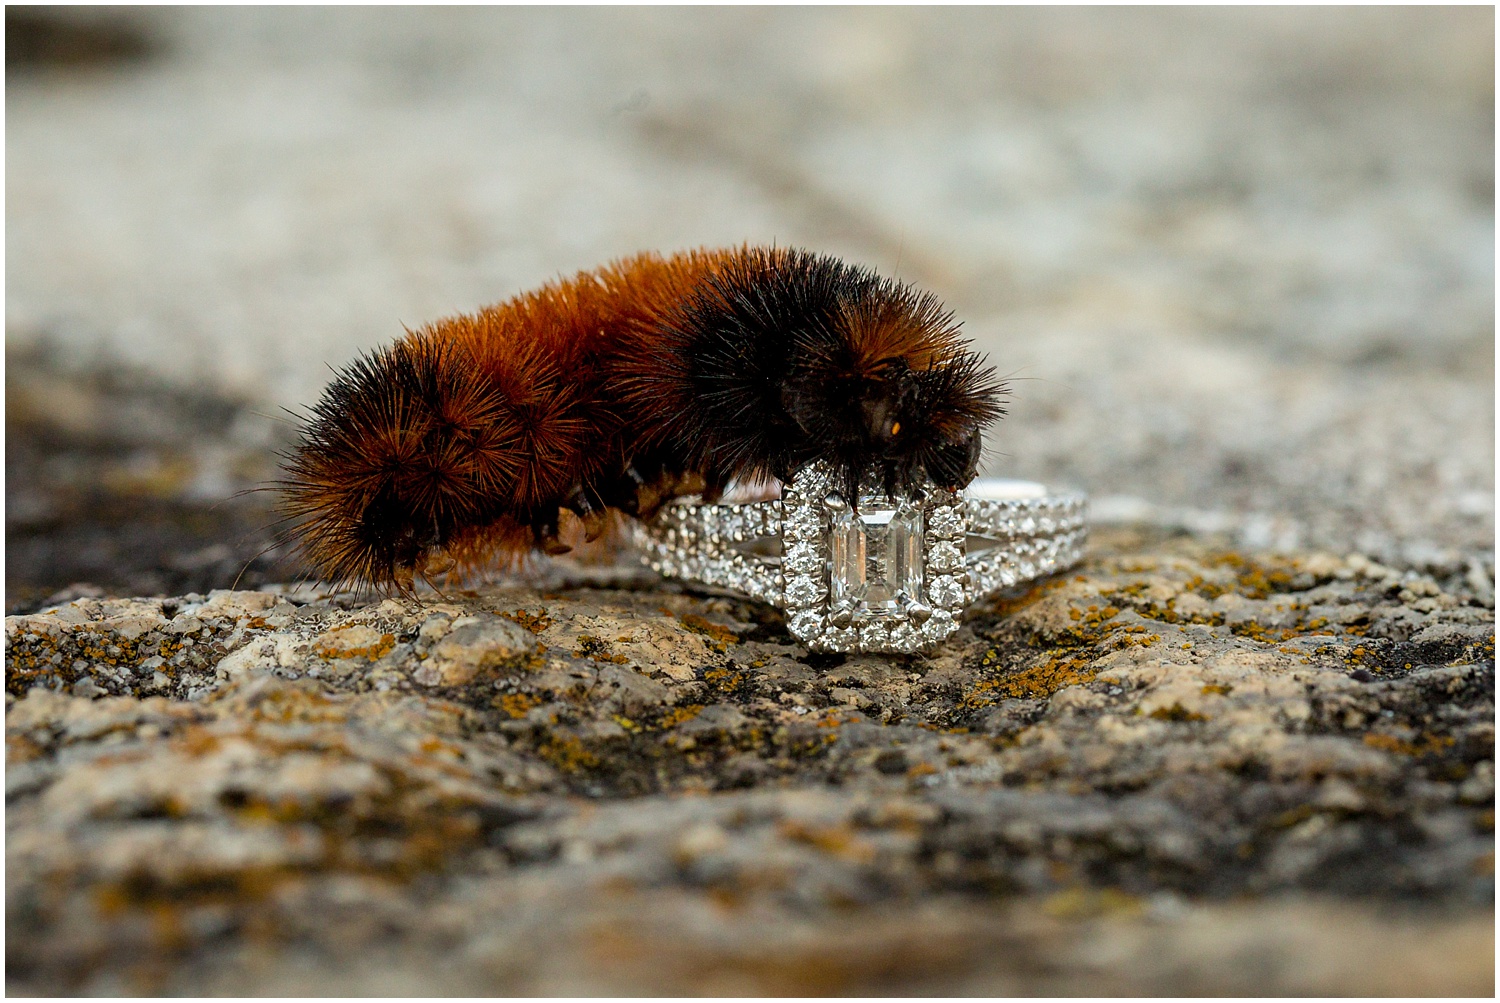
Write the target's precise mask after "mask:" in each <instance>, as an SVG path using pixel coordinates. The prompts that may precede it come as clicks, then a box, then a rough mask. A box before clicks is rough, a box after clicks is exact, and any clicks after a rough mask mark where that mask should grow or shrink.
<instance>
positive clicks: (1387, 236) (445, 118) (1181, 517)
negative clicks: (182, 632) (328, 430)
mask: <svg viewBox="0 0 1500 1003" xmlns="http://www.w3.org/2000/svg"><path fill="white" fill-rule="evenodd" d="M1494 38H1495V33H1494V12H1493V9H1491V8H1487V7H1466V8H1431V7H1428V8H1363V9H1342V8H1309V9H1281V8H1274V9H1273V8H1246V9H1218V8H1213V9H1196V10H1195V9H1185V8H1158V9H1150V10H1130V9H1121V8H1107V9H1018V8H1005V9H989V10H985V9H977V8H964V9H950V10H933V9H903V8H879V9H851V8H827V9H818V10H796V9H788V8H766V9H733V10H731V9H684V8H659V9H639V10H636V9H624V8H610V9H551V10H541V9H479V8H447V9H394V8H330V9H313V8H242V9H233V8H196V9H195V8H165V7H156V8H134V9H110V8H67V9H58V10H50V9H45V8H15V7H8V8H7V10H6V82H7V88H6V113H7V115H6V139H7V142H6V168H7V170H6V216H7V219H6V235H5V236H6V251H7V255H6V292H7V296H6V437H7V447H8V448H7V450H6V475H7V476H6V540H7V547H6V592H7V595H6V604H7V608H8V609H9V610H11V611H15V610H20V609H27V608H34V607H35V606H37V605H40V604H41V603H42V602H43V601H44V600H45V599H47V598H48V597H54V598H56V597H57V594H58V593H59V591H60V590H61V594H62V595H63V596H69V595H77V594H80V593H81V592H86V591H87V589H86V588H84V587H83V586H85V585H86V586H91V587H93V588H94V589H96V590H101V591H103V592H107V593H111V594H118V593H123V594H151V593H182V592H186V591H204V590H207V589H209V588H218V587H227V586H228V585H229V584H230V583H231V582H232V581H233V580H234V578H235V576H236V575H237V574H238V573H239V572H240V571H241V569H242V568H245V567H246V564H247V562H250V564H249V567H248V569H247V570H246V572H245V577H244V578H243V579H242V580H241V585H242V587H243V586H245V585H255V584H259V583H262V582H265V581H271V580H287V579H290V578H293V577H295V576H296V572H297V569H296V568H294V567H289V566H288V565H287V564H286V563H284V562H283V563H281V564H279V565H278V564H275V563H273V559H274V558H275V557H276V556H277V555H276V554H274V553H272V554H268V555H265V556H263V557H262V558H260V559H258V560H254V561H252V560H251V559H252V558H253V557H254V555H255V554H256V553H257V552H258V551H259V550H261V549H262V548H263V547H265V546H266V544H267V542H268V541H269V540H270V539H271V533H270V532H269V531H268V529H267V527H268V525H269V523H270V521H271V519H272V516H271V514H270V511H269V505H270V502H271V500H272V499H271V498H270V496H269V495H268V494H266V493H254V494H249V495H237V494H236V493H237V492H240V491H242V490H243V489H246V488H250V487H254V486H256V485H257V484H261V483H264V482H265V481H267V480H269V479H272V478H274V477H275V476H276V474H275V464H276V460H275V456H274V452H275V450H276V449H278V448H284V446H285V445H286V443H287V442H288V441H289V438H290V436H291V434H292V431H293V429H292V426H291V424H289V419H288V415H287V414H286V412H285V411H284V410H283V409H284V408H288V409H295V408H297V407H299V406H303V405H307V404H311V403H312V402H313V401H315V400H316V398H317V397H318V395H319V393H320V391H321V389H322V387H323V386H324V384H325V383H326V382H327V381H328V379H329V376H330V367H338V366H341V365H343V364H344V363H346V362H348V361H349V360H350V359H352V358H353V357H354V356H355V355H356V354H357V353H358V352H360V351H361V350H364V349H368V348H370V347H373V346H376V345H379V344H382V343H385V342H388V341H390V340H392V339H394V338H396V337H399V336H400V335H401V333H402V325H403V324H405V325H416V324H419V323H422V322H424V321H427V320H430V319H433V318H436V317H438V316H441V315H443V314H448V313H453V312H458V311H467V310H472V309H474V308H476V307H478V306H480V305H483V304H487V303H491V302H495V301H498V300H502V299H505V298H507V297H509V296H511V295H513V294H515V293H517V292H519V291H522V290H524V289H527V288H529V287H531V286H534V285H536V284H538V283H541V282H544V281H546V280H548V279H550V278H553V277H556V276H558V275H566V274H569V273H572V272H573V271H576V270H578V269H584V268H591V267H594V266H596V265H598V264H601V263H603V262H605V261H608V260H610V259H612V258H616V257H619V256H622V255H626V254H630V253H633V252H635V251H638V250H642V249H658V250H663V251H670V250H675V249H680V248H687V247H693V246H698V245H723V244H737V243H742V242H746V241H749V242H775V243H777V244H782V245H800V246H805V247H808V248H812V249H815V250H820V251H827V252H831V253H834V254H838V255H841V256H844V257H847V258H849V259H852V260H856V261H859V262H863V263H865V264H868V265H870V266H872V267H874V268H876V269H877V270H879V271H882V272H885V273H889V274H896V275H899V276H900V277H901V278H903V279H906V280H908V281H911V282H913V283H916V284H918V285H920V286H923V287H925V288H928V289H930V290H932V291H933V292H935V293H936V294H938V295H939V296H940V297H941V298H942V299H944V300H945V301H946V302H947V304H948V305H949V306H950V307H951V308H953V309H954V310H955V311H956V312H957V313H958V315H959V317H961V318H962V319H963V320H964V323H965V331H966V332H967V334H968V335H969V336H970V337H971V338H973V339H974V341H975V342H976V343H977V344H978V345H979V347H980V348H982V349H983V350H984V351H986V352H987V353H989V355H990V356H991V358H992V360H993V361H994V363H995V364H996V365H997V366H998V367H999V368H1000V370H1001V371H1002V372H1003V373H1007V374H1010V375H1011V376H1012V387H1013V400H1012V406H1011V415H1010V417H1009V418H1007V419H1006V420H1005V421H1004V422H1003V423H1002V424H1001V425H1000V427H999V428H998V430H997V431H996V433H995V434H994V435H993V436H992V437H991V439H990V442H989V451H988V454H987V459H986V465H987V467H988V470H989V471H990V472H992V473H998V474H1004V475H1009V476H1021V477H1030V478H1036V479H1042V480H1046V481H1051V482H1058V483H1067V484H1072V485H1077V486H1081V487H1084V488H1086V489H1088V490H1089V491H1091V492H1092V493H1093V494H1094V495H1095V497H1096V498H1097V499H1098V500H1099V504H1098V508H1099V512H1100V515H1101V516H1102V517H1105V518H1110V519H1117V520H1142V521H1148V522H1157V523H1160V524H1162V525H1167V526H1174V527H1178V528H1180V529H1183V530H1185V531H1212V532H1218V533H1225V534H1229V535H1230V536H1232V537H1233V538H1234V539H1235V541H1236V542H1237V543H1239V544H1240V545H1243V546H1246V547H1251V548H1279V549H1291V548H1305V547H1321V548H1331V549H1334V550H1335V551H1337V552H1340V553H1343V552H1346V551H1349V550H1355V549H1357V550H1361V551H1363V552H1365V553H1368V554H1371V555H1373V556H1375V557H1376V558H1377V559H1380V560H1383V561H1386V562H1391V563H1396V564H1401V565H1412V566H1425V567H1428V568H1440V567H1443V566H1462V565H1463V564H1464V562H1466V561H1472V560H1474V559H1476V555H1482V554H1483V553H1484V552H1485V551H1487V550H1489V549H1490V548H1491V547H1492V546H1493V543H1494V448H1495V442H1494V430H1495V415H1494V354H1495V341H1494V310H1495V304H1494V289H1495V285H1494V277H1495V276H1494V265H1495V262H1494V247H1495V240H1494V238H1495V233H1494ZM1486 560H1487V558H1486ZM1455 562H1456V565H1455ZM1489 567H1491V568H1492V567H1493V565H1492V562H1491V563H1490V564H1489Z"/></svg>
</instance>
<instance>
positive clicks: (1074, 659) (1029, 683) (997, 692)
mask: <svg viewBox="0 0 1500 1003" xmlns="http://www.w3.org/2000/svg"><path fill="white" fill-rule="evenodd" d="M1092 661H1093V660H1092V658H1091V657H1090V656H1089V655H1066V654H1059V655H1053V656H1052V657H1050V658H1048V659H1047V660H1046V661H1044V662H1042V663H1041V664H1039V665H1033V666H1031V667H1030V668H1026V669H1019V670H1016V671H1014V672H1008V673H1006V674H1005V675H1003V676H1000V677H999V678H997V679H985V680H981V681H980V682H977V683H975V684H974V685H973V686H972V687H970V688H969V690H968V691H967V692H966V693H964V695H963V698H962V699H961V700H960V701H959V706H961V707H964V708H966V709H969V710H974V709H977V708H980V707H988V706H990V705H991V704H993V703H996V702H997V701H1000V700H1040V699H1045V698H1047V697H1050V696H1051V695H1052V694H1054V693H1056V692H1057V691H1058V690H1060V689H1063V688H1064V687H1067V686H1077V685H1080V684H1082V683H1087V682H1091V681H1092V680H1093V678H1094V676H1095V675H1096V674H1097V673H1098V670H1097V669H1095V668H1094V667H1093V665H1092Z"/></svg>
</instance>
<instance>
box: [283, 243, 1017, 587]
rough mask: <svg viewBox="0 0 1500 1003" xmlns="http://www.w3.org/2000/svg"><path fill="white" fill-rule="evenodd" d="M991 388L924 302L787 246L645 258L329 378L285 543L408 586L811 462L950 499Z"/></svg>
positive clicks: (295, 480)
mask: <svg viewBox="0 0 1500 1003" xmlns="http://www.w3.org/2000/svg"><path fill="white" fill-rule="evenodd" d="M1004 392H1005V387H1004V384H1003V383H1002V382H1001V381H999V380H998V379H996V377H995V374H994V371H993V370H992V369H990V368H989V367H988V366H987V365H986V364H985V363H984V360H983V359H982V358H980V357H979V356H977V355H975V354H974V353H973V352H971V351H970V350H969V349H968V347H967V345H966V344H965V343H964V342H963V341H962V339H961V338H960V336H959V328H958V324H957V323H956V322H955V321H954V319H953V316H952V314H951V313H950V312H948V311H947V310H946V309H944V307H943V306H942V304H941V303H940V302H939V301H938V300H937V298H936V297H934V296H932V295H931V294H929V293H925V292H921V291H919V290H915V289H913V288H911V287H909V286H906V285H903V284H901V283H898V282H895V281H893V280H890V279H886V278H881V277H880V276H877V275H875V274H874V273H873V272H870V271H868V270H866V269H863V268H859V267H857V266H853V265H849V264H846V263H844V262H842V261H839V260H837V259H835V258H831V257H827V256H822V255H816V254H812V253H809V252H806V251H800V250H793V249H784V248H774V249H766V248H753V247H743V248H736V249H729V250H719V251H710V250H700V251H690V252H686V253H683V254H678V255H674V256H671V257H662V256H660V255H657V254H652V253H647V254H642V255H639V256H636V257H634V258H629V259H625V260H623V261H618V262H615V263H612V264H610V265H607V266H605V267H603V268H600V269H598V270H596V271H593V272H581V273H579V274H578V275H576V276H574V277H573V278H571V279H567V280H563V281H558V282H554V283H551V284H549V285H546V286H543V287H542V288H540V289H537V290H534V291H531V292H528V293H524V294H522V295H520V296H517V297H515V298H514V299H512V300H510V301H508V302H506V303H502V304H499V305H496V306H491V307H486V308H484V309H482V310H480V311H478V312H476V313H474V314H468V315H462V316H457V317H452V318H448V319H445V320H440V321H436V322H434V323H431V324H427V325H424V326H422V327H420V328H418V329H416V330H414V331H409V332H407V335H406V337H405V338H403V339H402V340H400V341H398V342H396V343H395V344H393V345H390V346H387V347H385V348H382V349H377V350H375V351H373V352H370V353H367V354H365V355H363V356H361V357H360V358H358V359H356V360H355V361H354V362H352V363H350V364H349V365H348V366H346V367H345V368H344V369H342V370H341V371H338V372H337V373H336V374H335V378H334V380H333V382H332V383H331V384H330V385H329V387H328V389H327V391H326V392H325V393H324V395H323V398H322V400H320V401H319V402H318V403H317V404H315V405H313V407H312V408H310V409H309V411H308V414H307V416H306V418H305V426H304V431H303V435H302V440H301V442H300V443H299V445H298V446H297V447H296V448H295V449H294V450H293V451H292V453H291V454H290V456H289V457H288V460H287V465H286V477H285V479H284V480H283V481H282V482H281V487H282V490H283V494H284V501H283V506H282V508H283V513H284V514H285V516H286V517H287V519H288V520H290V523H291V525H292V528H291V529H290V530H289V532H288V534H287V537H288V540H289V542H290V543H291V544H292V545H293V546H294V547H295V548H296V550H297V552H298V553H299V554H300V557H301V559H302V560H303V561H304V563H305V564H306V565H307V566H308V567H310V568H311V569H312V570H313V571H315V572H316V573H317V574H319V575H321V576H322V577H324V578H325V579H329V580H332V581H335V582H341V583H348V584H352V585H356V586H365V587H374V588H376V589H381V590H384V591H387V592H399V593H407V594H410V593H411V591H412V589H413V583H414V582H415V581H416V580H417V579H436V578H445V579H455V578H456V579H467V578H472V577H474V576H477V575H479V574H482V573H483V572H485V571H486V570H488V569H493V568H497V567H499V568H508V567H515V566H516V565H517V564H518V563H519V562H520V561H523V560H524V559H526V557H527V556H528V555H530V554H532V553H534V552H537V551H545V552H559V551H560V550H566V549H567V548H568V546H570V544H569V543H568V542H567V540H570V539H572V538H574V537H578V536H579V535H580V534H581V536H582V537H583V538H584V539H597V538H599V537H601V536H603V537H604V538H605V539H606V540H608V539H609V538H610V537H611V536H612V535H613V536H618V535H619V533H620V531H621V529H622V527H623V525H624V523H623V520H624V518H625V517H627V516H640V517H649V515H650V514H651V513H652V512H654V511H655V509H656V508H657V507H658V506H659V505H660V504H661V503H662V502H664V501H666V500H668V499H670V498H671V497H674V496H675V495H679V494H684V493H696V492H701V493H704V494H705V496H706V497H714V496H716V495H717V493H718V492H719V491H721V490H722V489H723V488H724V486H725V485H726V484H728V483H729V482H730V481H737V482H741V483H753V482H767V481H769V480H770V479H772V478H775V479H779V480H781V481H783V482H786V481H790V480H792V479H793V478H795V476H796V473H797V471H798V470H799V469H800V468H801V467H802V466H804V465H805V464H807V463H808V462H810V461H812V460H814V459H825V460H827V461H829V462H831V463H832V464H834V466H835V468H836V469H837V470H838V471H839V472H840V476H841V483H843V484H844V485H845V487H844V491H845V493H846V494H849V495H850V496H851V497H857V495H858V492H859V490H860V488H861V479H862V478H863V477H865V476H867V474H868V472H869V471H870V470H872V469H875V468H879V469H880V470H881V474H880V476H881V479H882V480H883V481H885V482H886V487H887V489H888V490H897V489H900V488H903V487H908V486H910V485H911V484H912V483H914V482H915V481H916V480H917V479H918V478H919V477H920V476H923V475H925V476H926V477H929V478H931V479H932V480H934V481H936V482H937V483H938V484H940V485H942V486H946V487H949V488H955V489H956V488H958V487H961V486H962V485H963V484H964V483H966V482H967V481H968V480H969V479H970V478H972V477H973V475H974V473H975V467H976V464H977V462H978V457H979V450H980V448H981V443H980V432H981V429H982V428H983V427H984V426H986V425H988V424H989V423H991V422H993V421H995V420H996V419H998V418H999V417H1001V416H1002V415H1003V414H1004V413H1005V412H1004V408H1003V406H1002V405H1001V399H1002V396H1003V394H1004ZM565 538H566V539H565Z"/></svg>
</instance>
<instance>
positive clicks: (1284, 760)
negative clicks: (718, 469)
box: [6, 531, 1494, 995]
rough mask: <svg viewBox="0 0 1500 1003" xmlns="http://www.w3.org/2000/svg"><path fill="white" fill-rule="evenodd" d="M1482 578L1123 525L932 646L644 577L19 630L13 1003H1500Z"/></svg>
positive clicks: (12, 621)
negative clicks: (1438, 998) (456, 999)
mask: <svg viewBox="0 0 1500 1003" xmlns="http://www.w3.org/2000/svg"><path fill="white" fill-rule="evenodd" d="M1476 577H1477V576H1475V575H1473V574H1471V573H1470V572H1469V569H1467V568H1461V567H1457V568H1450V569H1446V571H1445V572H1443V571H1440V572H1439V573H1437V574H1418V573H1416V572H1406V573H1401V572H1397V571H1394V570H1391V569H1388V568H1385V567H1382V566H1380V565H1377V564H1375V563H1373V562H1371V561H1369V560H1368V559H1366V558H1363V557H1360V556H1358V555H1354V556H1351V557H1348V558H1343V557H1337V556H1333V555H1329V554H1321V553H1309V554H1303V555H1300V556H1296V557H1279V558H1275V559H1260V558H1252V557H1247V556H1244V555H1241V554H1238V553H1235V552H1229V551H1224V550H1222V549H1215V548H1213V547H1211V546H1208V545H1206V544H1205V543H1203V542H1202V541H1195V540H1192V539H1188V538H1175V539H1174V538H1167V537H1161V536H1156V537H1149V536H1142V535H1141V534H1139V533H1133V532H1127V531H1114V532H1105V533H1104V534H1102V537H1101V538H1100V539H1099V540H1097V541H1096V544H1095V546H1094V549H1093V552H1092V555H1091V557H1090V558H1089V560H1088V561H1087V562H1086V563H1085V564H1084V565H1082V566H1081V567H1080V568H1078V569H1076V570H1075V571H1074V572H1072V573H1070V574H1068V575H1065V576H1062V577H1059V578H1057V579H1055V580H1052V581H1049V582H1046V583H1043V584H1041V585H1039V586H1037V587H1035V588H1032V589H1030V590H1026V591H1023V592H1021V593H1018V594H1015V595H1011V596H1007V597H1002V598H1000V599H998V600H995V601H992V602H991V603H989V604H987V605H985V606H984V607H981V608H980V609H978V610H977V611H976V612H975V613H974V614H973V615H972V616H971V617H970V618H969V620H968V621H966V624H965V627H964V628H963V630H962V631H961V632H960V634H959V635H957V637H956V639H955V640H954V641H952V642H950V643H948V644H946V645H944V646H943V647H941V648H940V649H939V650H938V651H937V652H935V653H933V654H932V655H930V656H927V657H921V658H886V657H879V656H857V657H849V658H843V657H839V656H811V655H808V654H807V653H806V652H805V651H803V650H801V649H800V648H799V647H798V646H797V645H796V644H795V643H794V642H793V641H792V640H791V638H790V637H789V636H788V635H787V634H786V632H785V628H784V625H783V623H782V621H781V618H780V616H779V614H777V613H776V612H775V611H773V610H770V609H768V608H766V607H764V606H760V605H758V604H755V603H751V602H747V601H743V600H739V599H735V598H730V597H724V596H719V597H715V596H711V595H706V594H698V593H689V592H682V591H676V590H672V589H666V588H663V587H661V586H655V587H652V586H651V583H650V582H649V580H646V581H641V580H639V579H638V578H637V579H635V580H631V579H628V578H627V579H626V580H622V581H621V582H619V583H617V587H615V588H602V587H599V586H597V585H595V586H582V585H579V584H577V583H574V584H572V585H569V584H567V583H565V582H557V583H554V585H553V586H552V587H548V588H547V589H546V590H544V591H536V590H532V589H527V588H523V587H519V586H515V585H511V586H501V587H494V588H490V589H486V590H483V591H479V592H475V593H463V594H460V595H451V596H449V597H448V598H447V599H440V598H438V597H436V596H429V597H428V599H427V601H424V602H421V603H414V602H409V601H398V600H386V601H383V602H377V603H373V604H358V603H350V602H349V600H348V597H332V598H329V597H318V596H317V595H316V594H315V593H312V592H310V591H307V590H303V591H302V592H300V593H298V592H288V593H284V594H277V593H274V592H216V593H213V594H211V595H209V596H207V597H203V596H188V597H184V598H183V599H178V600H165V601H164V600H96V599H82V600H77V601H75V602H73V603H70V604H68V605H65V606H62V607H59V608H56V609H52V610H48V611H44V612H41V613H38V614H35V615H31V616H23V617H11V618H9V619H8V620H7V623H6V642H7V651H8V655H7V674H6V682H7V713H6V727H7V732H6V734H7V749H8V766H7V771H6V784H7V801H8V811H7V819H6V825H7V842H6V853H7V859H6V873H7V876H8V880H7V899H8V902H7V905H8V929H7V933H8V936H7V951H8V966H7V968H8V978H9V979H10V987H11V989H12V991H23V992H24V991H42V990H45V991H83V992H139V991H153V992H167V993H174V994H175V993H187V994H197V993H245V992H256V993H262V992H264V993H272V992H403V991H407V992H452V993H460V992H462V993H479V992H492V993H500V994H527V993H554V992H556V993H585V994H587V993H609V992H648V993H746V992H748V993H787V992H790V993H808V992H912V993H933V992H936V993H1000V992H1068V993H1072V992H1107V993H1116V992H1131V993H1179V994H1194V993H1250V994H1258V993H1285V994H1298V993H1349V994H1360V993H1384V992H1398V993H1399V992H1413V993H1454V994H1480V995H1483V994H1487V993H1489V992H1490V991H1491V987H1492V962H1491V958H1492V955H1491V951H1490V947H1491V945H1492V938H1493V925H1492V922H1491V919H1490V910H1491V906H1492V902H1493V890H1494V884H1493V880H1494V879H1493V869H1494V854H1493V839H1494V836H1493V824H1494V668H1493V665H1494V661H1493V659H1494V626H1493V601H1492V596H1491V594H1490V593H1489V592H1488V591H1487V588H1486V589H1481V588H1479V587H1477V586H1479V585H1482V584H1483V583H1481V582H1478V581H1476ZM356 957H357V958H359V959H360V961H359V963H358V964H357V965H353V964H351V963H350V959H352V958H356Z"/></svg>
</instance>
